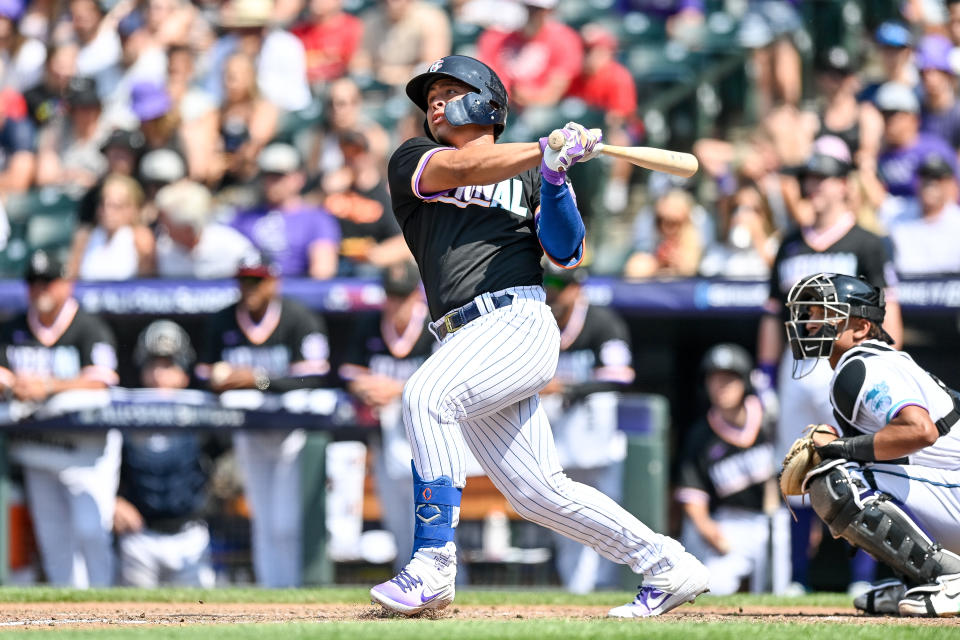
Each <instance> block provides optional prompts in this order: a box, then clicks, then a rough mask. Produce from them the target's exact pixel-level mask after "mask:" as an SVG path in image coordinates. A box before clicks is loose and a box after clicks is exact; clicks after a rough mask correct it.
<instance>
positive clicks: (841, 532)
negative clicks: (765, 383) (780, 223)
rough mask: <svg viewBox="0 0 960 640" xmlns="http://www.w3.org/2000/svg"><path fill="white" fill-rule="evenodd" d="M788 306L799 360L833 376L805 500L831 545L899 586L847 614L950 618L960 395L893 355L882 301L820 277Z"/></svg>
mask: <svg viewBox="0 0 960 640" xmlns="http://www.w3.org/2000/svg"><path fill="white" fill-rule="evenodd" d="M787 306H788V308H789V310H790V319H789V320H788V321H787V322H786V329H787V337H788V339H789V341H790V347H791V349H792V350H793V353H794V356H795V357H796V358H797V360H814V361H818V360H822V359H825V360H827V361H828V362H829V363H830V367H831V368H832V369H833V378H832V380H831V382H830V403H831V405H832V407H833V413H834V417H835V419H836V427H832V428H830V429H829V430H828V429H827V428H824V427H822V426H821V427H820V428H819V429H818V432H817V433H815V434H814V435H813V442H814V445H815V446H816V451H817V452H818V453H819V454H820V456H821V457H822V458H823V462H822V463H821V464H820V465H819V466H817V467H815V468H814V469H813V470H812V471H810V472H809V473H807V474H806V478H805V480H804V489H805V490H806V491H808V492H809V493H810V502H811V504H812V506H813V509H814V511H816V513H817V515H818V516H820V518H822V519H823V521H824V522H825V523H826V525H827V526H828V527H829V528H830V532H831V533H832V534H833V536H834V537H842V538H844V539H846V540H847V541H848V542H849V543H850V544H852V545H853V546H855V547H858V548H861V549H864V550H865V551H867V552H868V553H870V554H871V555H873V556H874V557H875V558H877V559H878V560H880V561H881V562H883V563H885V564H887V565H888V566H889V567H890V568H891V569H893V571H894V574H895V575H896V576H897V578H898V579H896V580H888V581H884V582H881V583H879V584H877V585H875V586H874V588H873V589H871V590H870V591H868V592H866V593H865V594H863V595H861V596H858V597H857V598H856V599H855V600H854V606H856V608H857V609H859V610H862V611H865V612H867V613H875V614H893V615H897V614H899V615H901V616H923V617H953V616H957V615H958V614H960V555H957V554H958V553H960V429H957V426H956V425H957V422H958V420H960V394H958V393H957V392H956V391H954V390H953V389H950V388H949V387H947V386H946V385H944V384H943V382H941V381H940V379H939V378H937V377H936V376H934V375H933V374H931V373H929V372H928V371H925V370H924V369H922V368H921V367H920V366H918V365H917V363H916V362H914V360H913V358H911V357H910V356H909V355H908V354H906V353H904V352H902V351H896V350H895V349H893V347H892V346H891V343H892V342H893V340H892V339H891V338H890V336H889V335H888V334H887V332H886V331H884V330H883V328H882V323H883V318H884V313H885V306H886V305H885V302H884V296H883V291H882V290H881V289H879V288H877V287H874V286H873V285H871V284H869V283H867V282H866V281H864V280H861V279H858V278H853V277H851V276H844V275H837V274H831V273H818V274H816V275H813V276H809V277H807V278H804V279H803V280H801V281H800V282H798V283H797V284H796V285H795V286H794V287H793V289H792V290H791V291H790V294H789V296H788V299H787ZM814 365H816V362H814ZM808 370H809V367H808V368H807V369H805V370H804V369H801V370H800V371H799V373H804V372H808Z"/></svg>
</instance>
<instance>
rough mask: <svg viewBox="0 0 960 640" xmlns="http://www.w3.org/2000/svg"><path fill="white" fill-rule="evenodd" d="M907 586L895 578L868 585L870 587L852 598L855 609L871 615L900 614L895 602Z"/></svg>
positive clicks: (899, 599) (902, 594) (901, 596)
mask: <svg viewBox="0 0 960 640" xmlns="http://www.w3.org/2000/svg"><path fill="white" fill-rule="evenodd" d="M906 590H907V587H906V585H904V584H903V583H902V582H900V581H899V580H897V579H896V578H891V579H889V580H883V581H881V582H877V583H875V584H872V585H870V588H869V589H868V590H866V591H864V592H863V593H861V594H860V595H858V596H857V597H856V598H854V599H853V606H854V608H855V609H857V611H863V612H864V613H869V614H871V615H894V616H898V615H900V609H899V608H898V607H897V603H898V602H900V601H901V600H902V599H903V596H904V592H906Z"/></svg>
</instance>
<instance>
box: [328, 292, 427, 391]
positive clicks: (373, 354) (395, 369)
mask: <svg viewBox="0 0 960 640" xmlns="http://www.w3.org/2000/svg"><path fill="white" fill-rule="evenodd" d="M422 309H423V311H422V313H421V317H420V318H416V317H415V318H413V319H412V320H411V322H410V325H409V326H408V327H407V330H406V331H404V333H403V334H398V333H397V332H396V330H395V329H394V327H393V326H391V325H390V324H388V323H386V322H385V321H384V317H383V315H382V314H375V315H372V316H368V317H366V318H364V319H363V320H362V321H361V322H360V323H359V324H358V325H357V327H356V329H355V330H354V333H353V337H352V339H351V341H350V351H349V352H348V353H347V355H346V357H345V358H344V360H345V361H346V362H347V363H348V364H347V365H344V366H343V367H341V369H340V377H341V378H343V379H345V380H350V379H351V378H352V377H353V372H354V369H353V366H361V367H365V368H367V369H369V370H370V373H373V374H376V375H381V376H387V377H388V378H393V379H395V380H406V379H407V378H409V377H410V376H412V375H413V373H414V372H415V371H416V370H417V369H419V368H420V365H421V364H423V362H424V361H425V360H426V359H427V358H429V357H430V354H432V353H433V350H434V348H435V347H436V346H437V341H436V339H435V338H434V337H433V334H431V333H430V332H429V331H428V330H427V321H428V318H427V310H426V307H425V306H422Z"/></svg>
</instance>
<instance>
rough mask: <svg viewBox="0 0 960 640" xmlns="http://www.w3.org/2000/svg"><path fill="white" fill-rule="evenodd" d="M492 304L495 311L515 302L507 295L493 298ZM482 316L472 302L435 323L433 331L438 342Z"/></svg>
mask: <svg viewBox="0 0 960 640" xmlns="http://www.w3.org/2000/svg"><path fill="white" fill-rule="evenodd" d="M490 302H491V303H492V304H493V308H494V309H499V308H501V307H506V306H508V305H510V304H511V303H512V302H513V296H512V295H510V294H507V293H505V294H503V295H502V296H491V297H490ZM482 315H483V313H481V311H480V307H479V306H477V303H476V302H470V303H468V304H465V305H463V306H462V307H460V308H458V309H454V310H453V311H451V312H450V313H448V314H447V315H445V316H443V317H442V318H440V319H439V320H437V321H436V322H434V323H433V325H432V326H433V331H434V333H435V334H436V336H437V339H438V340H443V339H444V338H446V337H447V335H448V334H451V333H453V332H454V331H457V330H458V329H461V328H463V326H464V325H466V324H467V323H468V322H473V321H474V320H476V319H477V318H479V317H480V316H482Z"/></svg>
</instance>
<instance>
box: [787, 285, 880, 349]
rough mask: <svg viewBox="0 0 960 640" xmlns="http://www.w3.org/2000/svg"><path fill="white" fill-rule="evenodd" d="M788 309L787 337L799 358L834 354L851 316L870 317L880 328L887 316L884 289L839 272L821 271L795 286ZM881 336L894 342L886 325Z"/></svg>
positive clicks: (788, 298) (791, 292) (789, 299)
mask: <svg viewBox="0 0 960 640" xmlns="http://www.w3.org/2000/svg"><path fill="white" fill-rule="evenodd" d="M787 308H788V309H789V310H790V320H788V321H787V322H786V329H787V339H789V341H790V348H791V350H792V351H793V357H794V358H795V359H796V360H804V359H816V358H828V357H830V354H831V353H833V344H834V342H836V340H837V337H838V336H839V335H840V332H841V331H843V330H844V328H845V327H846V321H847V319H848V318H866V319H867V320H869V321H870V322H872V323H874V324H875V325H876V326H877V327H880V326H881V325H882V324H883V318H884V316H885V315H886V302H885V301H884V297H883V290H882V289H879V288H877V287H875V286H873V285H872V284H870V283H869V282H867V281H866V280H863V279H861V278H854V277H853V276H845V275H840V274H836V273H818V274H815V275H812V276H809V277H806V278H804V279H803V280H801V281H800V282H798V283H797V284H795V285H793V288H792V289H791V290H790V293H789V294H788V295H787ZM815 309H816V310H815ZM880 337H881V339H883V340H884V341H886V342H889V343H892V342H893V339H892V338H891V337H890V336H889V334H887V332H886V331H884V330H883V329H882V328H881V329H880Z"/></svg>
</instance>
